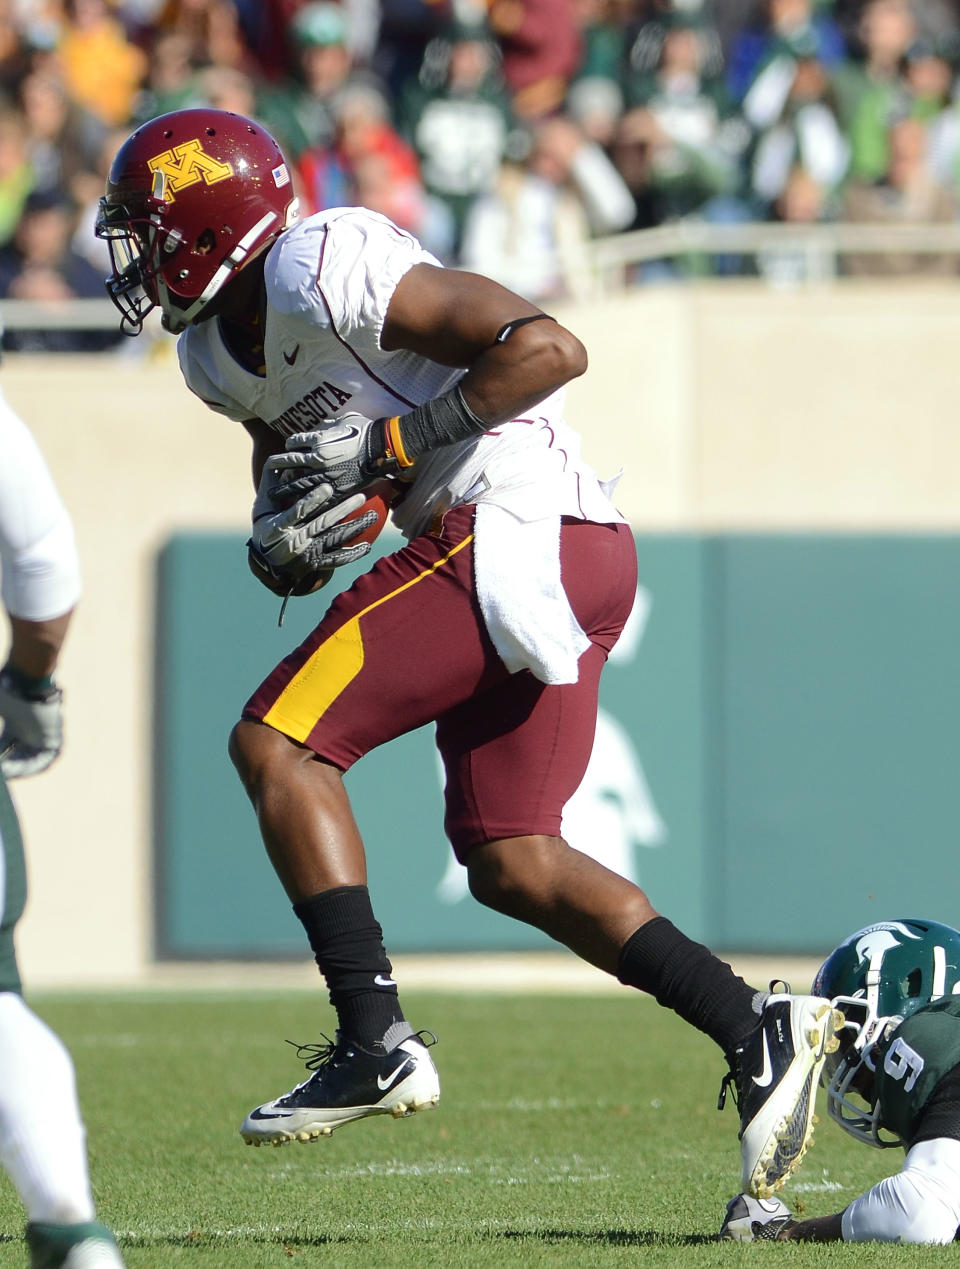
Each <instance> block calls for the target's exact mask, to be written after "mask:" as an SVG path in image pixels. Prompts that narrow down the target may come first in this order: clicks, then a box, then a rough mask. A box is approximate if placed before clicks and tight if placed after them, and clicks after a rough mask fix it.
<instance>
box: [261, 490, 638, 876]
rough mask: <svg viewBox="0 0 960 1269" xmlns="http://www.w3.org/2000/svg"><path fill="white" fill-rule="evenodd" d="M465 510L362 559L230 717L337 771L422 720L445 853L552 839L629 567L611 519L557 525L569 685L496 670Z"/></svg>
mask: <svg viewBox="0 0 960 1269" xmlns="http://www.w3.org/2000/svg"><path fill="white" fill-rule="evenodd" d="M472 545H473V508H472V507H458V508H456V509H455V510H453V511H449V512H447V514H446V515H445V516H444V517H443V524H442V527H441V529H440V531H439V532H438V533H426V534H422V535H421V536H420V537H418V538H416V539H415V540H414V541H412V542H410V543H409V544H408V545H407V546H404V547H403V548H402V549H401V550H399V551H396V552H394V553H393V554H392V555H387V556H384V557H383V558H382V559H380V560H378V561H377V562H376V563H375V564H374V565H373V567H372V568H371V569H370V570H369V572H367V573H364V574H363V575H362V576H361V577H359V578H358V579H357V580H356V581H355V582H354V583H353V585H352V586H351V587H350V588H349V589H348V590H346V591H344V592H342V593H341V594H340V595H338V596H337V597H336V598H335V599H334V600H333V602H332V603H331V605H330V607H329V609H328V610H327V612H326V614H325V616H324V618H323V620H322V621H321V622H320V624H319V625H318V626H317V627H316V629H315V630H314V631H313V632H312V633H311V634H310V635H309V636H308V638H307V639H305V640H304V642H303V643H302V644H301V645H300V647H299V648H297V649H296V650H295V651H294V652H292V653H291V654H290V655H289V656H288V657H286V658H285V659H284V660H283V661H282V662H281V663H280V664H279V665H278V666H277V667H276V669H274V670H273V672H272V673H271V674H270V675H269V677H268V678H267V679H266V680H265V681H264V682H263V683H262V684H261V686H260V687H259V688H258V689H257V691H256V692H255V693H254V695H253V696H252V697H251V699H250V701H249V702H248V703H247V705H246V706H245V708H244V711H243V716H244V718H248V719H257V720H261V721H263V722H265V723H267V724H269V725H270V726H271V727H274V728H276V729H277V730H278V731H281V732H283V733H284V734H285V735H288V736H290V737H291V738H292V739H294V740H297V741H299V742H300V743H301V744H304V745H306V746H308V747H309V748H310V749H313V750H314V751H315V752H316V753H317V754H318V755H319V756H320V757H321V758H324V759H326V760H327V761H328V762H331V763H333V764H334V765H335V766H336V767H338V768H339V769H340V770H341V771H346V770H347V769H348V768H349V767H350V766H351V765H352V764H353V763H354V762H356V761H357V759H358V758H360V757H362V756H363V755H364V754H365V753H367V752H368V751H369V750H370V749H373V748H375V747H376V746H377V745H382V744H384V742H386V741H388V740H392V739H393V738H394V737H395V736H400V735H402V734H403V733H404V732H408V731H412V730H413V729H414V728H417V727H420V726H422V725H423V724H425V723H428V722H435V723H436V738H437V747H438V749H439V751H440V754H441V757H442V758H443V764H444V768H445V770H446V790H445V799H446V817H445V826H446V831H447V835H448V837H449V839H450V841H451V843H452V845H453V848H454V850H455V852H456V854H457V857H458V859H460V860H461V861H462V860H463V859H464V858H465V856H466V853H467V851H468V850H469V848H470V847H471V846H474V845H476V844H478V843H480V842H485V841H492V840H495V839H498V838H503V837H518V836H525V835H527V834H534V833H545V834H549V835H552V836H558V835H559V833H560V818H561V815H562V813H563V808H564V805H565V804H566V802H567V800H568V799H569V798H570V797H571V795H572V794H573V793H574V792H575V791H576V789H577V786H578V785H579V784H580V781H581V780H582V778H583V773H584V771H585V770H586V766H587V761H588V759H589V757H590V751H591V748H592V746H593V737H594V731H595V727H596V717H597V691H598V685H599V680H600V672H601V670H602V668H603V665H604V662H605V661H606V658H607V654H608V653H609V651H610V649H611V648H612V647H613V645H614V643H616V641H617V638H618V637H619V635H620V632H621V630H622V629H623V626H624V623H625V621H626V619H627V617H628V615H629V613H630V610H631V608H632V606H633V601H634V597H635V594H636V583H637V560H636V551H635V547H634V541H633V535H632V533H631V531H630V529H629V528H628V526H627V525H624V524H594V523H592V522H590V521H585V520H575V519H572V518H567V517H565V518H564V520H563V524H562V527H561V549H560V563H561V576H562V579H563V585H564V588H565V590H566V593H567V596H568V598H569V600H570V605H571V607H572V609H573V611H574V613H575V614H576V617H577V620H578V621H579V623H580V625H581V627H582V628H583V630H584V631H585V632H586V634H587V635H588V637H589V639H590V647H589V648H588V649H587V650H586V651H585V652H584V653H583V655H582V656H581V658H580V664H579V677H578V680H577V682H576V683H570V684H562V685H548V684H544V683H541V682H540V681H539V679H537V678H535V677H534V675H533V674H531V673H530V672H529V671H527V670H522V671H520V672H518V673H514V674H511V673H509V672H508V671H507V669H506V667H505V666H504V665H503V663H502V661H501V660H500V658H499V657H498V655H497V653H496V651H495V649H494V647H493V645H492V643H491V641H490V638H489V636H488V634H487V632H486V628H485V626H484V623H483V618H482V616H481V613H480V607H479V604H478V601H477V597H476V592H475V589H474V584H473V549H472Z"/></svg>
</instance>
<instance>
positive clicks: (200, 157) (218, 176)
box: [147, 138, 235, 203]
mask: <svg viewBox="0 0 960 1269" xmlns="http://www.w3.org/2000/svg"><path fill="white" fill-rule="evenodd" d="M147 166H148V167H149V168H150V171H151V172H153V174H154V182H153V188H154V194H155V195H156V196H157V197H159V198H162V199H163V200H164V202H166V203H172V202H174V200H175V199H176V197H177V195H178V194H179V193H180V192H181V190H185V189H189V188H190V186H191V185H196V184H197V182H198V181H203V183H204V184H205V185H216V184H217V183H218V182H219V181H225V180H226V179H227V177H229V176H233V175H234V174H235V173H234V169H233V165H232V164H231V163H223V162H221V160H220V159H215V158H214V157H213V155H211V154H207V152H206V150H204V148H203V146H202V145H201V144H200V142H199V141H198V140H196V138H194V140H192V141H184V142H183V144H182V145H175V146H174V147H173V148H172V149H171V150H164V152H163V153H162V154H157V155H154V157H153V158H152V159H148V160H147Z"/></svg>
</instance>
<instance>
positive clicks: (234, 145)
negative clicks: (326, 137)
mask: <svg viewBox="0 0 960 1269" xmlns="http://www.w3.org/2000/svg"><path fill="white" fill-rule="evenodd" d="M297 215H298V207H297V199H296V198H295V197H294V193H293V185H292V182H291V178H290V172H289V169H288V168H287V163H286V160H285V159H284V157H283V154H282V153H281V150H280V147H279V145H278V144H277V143H276V141H275V140H274V139H273V137H272V136H270V134H269V133H268V132H267V131H266V130H265V129H264V128H262V127H261V126H260V125H259V124H258V123H255V122H254V121H253V120H252V119H245V118H243V116H242V115H236V114H231V113H230V112H229V111H226V110H207V109H202V108H201V109H195V110H176V111H174V112H173V113H172V114H167V115H161V116H160V117H159V118H157V119H151V120H150V122H149V123H145V124H143V125H142V127H139V128H138V129H137V130H136V132H134V133H133V134H132V135H131V136H130V137H128V138H127V140H126V141H125V142H124V143H123V145H122V146H121V147H120V149H119V151H118V152H117V156H116V158H115V159H114V160H113V164H112V166H111V168H110V175H109V177H108V178H107V191H106V194H105V195H104V197H103V198H102V199H101V200H100V208H99V211H98V214H97V226H96V233H97V237H98V238H104V239H106V241H107V243H108V245H109V248H110V261H111V264H112V267H113V272H112V273H111V275H110V276H109V277H108V278H107V279H106V285H107V291H108V293H109V295H110V298H111V299H112V300H113V302H114V304H116V306H117V308H118V309H119V310H120V313H121V315H122V317H123V321H122V322H121V329H123V330H125V331H126V332H127V333H128V334H130V335H137V334H139V333H140V330H141V329H142V327H143V320H144V318H145V317H146V315H147V314H148V313H149V312H150V310H151V309H153V308H155V307H157V306H158V305H159V307H160V309H161V310H162V313H163V318H162V322H163V326H164V327H165V329H167V330H169V331H173V332H174V333H175V334H176V333H178V332H179V331H182V330H185V329H186V327H187V326H189V325H190V323H191V322H194V321H196V320H197V319H198V318H200V317H202V316H203V311H204V309H205V308H206V307H207V305H208V304H209V303H210V301H211V300H212V299H213V298H214V296H215V295H216V294H217V293H218V292H219V291H220V289H221V288H222V287H223V285H224V284H225V283H226V282H228V281H229V280H230V278H231V277H232V276H233V275H234V274H235V273H236V271H237V270H239V269H242V268H243V267H244V266H245V265H246V264H249V262H250V261H251V260H252V259H254V258H255V257H256V256H257V255H259V254H260V252H261V251H262V250H263V249H264V248H265V247H268V246H269V245H270V243H272V242H273V241H274V239H275V238H276V237H277V236H278V235H279V234H281V233H282V232H283V230H284V229H286V228H287V227H288V226H289V225H291V224H293V222H294V221H295V220H296V219H297Z"/></svg>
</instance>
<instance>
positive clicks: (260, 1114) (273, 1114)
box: [250, 1106, 293, 1119]
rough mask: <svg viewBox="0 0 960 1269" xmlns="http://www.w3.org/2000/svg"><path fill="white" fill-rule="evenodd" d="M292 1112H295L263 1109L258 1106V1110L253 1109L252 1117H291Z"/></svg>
mask: <svg viewBox="0 0 960 1269" xmlns="http://www.w3.org/2000/svg"><path fill="white" fill-rule="evenodd" d="M292 1114H293V1111H292V1110H277V1111H268V1110H263V1109H262V1108H261V1107H259V1106H258V1107H257V1109H256V1110H251V1112H250V1118H251V1119H289V1118H290V1116H291V1115H292Z"/></svg>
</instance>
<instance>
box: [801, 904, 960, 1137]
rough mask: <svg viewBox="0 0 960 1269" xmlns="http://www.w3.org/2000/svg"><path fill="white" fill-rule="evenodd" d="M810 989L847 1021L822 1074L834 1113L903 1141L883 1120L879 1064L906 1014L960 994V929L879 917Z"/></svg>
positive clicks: (828, 963) (862, 1133)
mask: <svg viewBox="0 0 960 1269" xmlns="http://www.w3.org/2000/svg"><path fill="white" fill-rule="evenodd" d="M811 990H812V993H813V995H815V996H824V997H826V998H827V999H828V1000H829V1001H830V1002H831V1004H832V1005H833V1006H834V1008H836V1009H839V1010H840V1011H841V1012H842V1013H843V1015H844V1017H845V1019H846V1022H845V1025H844V1027H842V1028H841V1029H840V1031H839V1039H840V1045H839V1048H838V1049H837V1051H836V1052H835V1053H830V1054H827V1056H826V1059H825V1061H824V1065H823V1070H822V1072H821V1083H822V1084H823V1086H824V1088H825V1089H826V1090H827V1111H828V1113H829V1115H830V1117H831V1119H833V1120H835V1121H836V1122H837V1123H838V1124H839V1125H840V1127H841V1128H843V1129H844V1131H845V1132H848V1133H849V1134H850V1135H851V1136H852V1137H855V1138H856V1139H857V1140H858V1141H863V1142H865V1143H866V1144H868V1145H871V1146H878V1147H885V1146H897V1145H901V1144H902V1143H901V1141H900V1139H899V1138H898V1137H897V1136H896V1135H895V1134H894V1133H893V1132H891V1131H890V1130H889V1129H887V1128H886V1127H884V1126H883V1125H882V1124H881V1122H880V1114H881V1111H880V1107H879V1105H878V1101H877V1091H876V1079H875V1076H876V1073H877V1064H878V1063H880V1062H882V1061H884V1060H885V1057H886V1050H887V1041H888V1039H889V1037H890V1034H891V1032H892V1031H893V1030H894V1029H895V1028H896V1027H898V1026H899V1025H900V1024H901V1023H902V1022H903V1021H904V1019H905V1018H908V1017H910V1015H911V1014H913V1013H915V1012H916V1011H917V1010H918V1009H922V1008H923V1007H924V1006H925V1005H928V1004H930V1003H931V1002H932V1001H935V1000H940V999H942V998H943V997H944V996H956V995H958V994H960V931H958V930H955V929H953V928H952V927H951V926H948V925H943V924H942V923H940V922H938V921H929V920H926V919H921V918H914V917H903V918H900V919H898V920H894V921H878V922H875V923H874V924H873V925H868V926H866V927H865V928H864V929H862V930H858V931H857V932H856V933H855V934H851V935H850V936H849V937H848V938H846V939H845V940H844V941H843V942H842V943H841V944H840V945H839V946H838V947H836V948H834V950H833V952H831V954H830V955H829V956H828V957H827V959H826V960H825V961H824V963H823V964H822V965H821V966H820V968H819V970H818V971H817V974H816V977H815V978H814V980H813V986H812V988H811Z"/></svg>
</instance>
